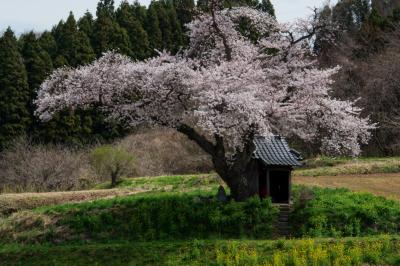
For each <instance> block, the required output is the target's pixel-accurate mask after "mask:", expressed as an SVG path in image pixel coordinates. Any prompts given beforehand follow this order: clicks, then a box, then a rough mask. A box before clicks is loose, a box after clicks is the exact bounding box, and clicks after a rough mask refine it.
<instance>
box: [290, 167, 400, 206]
mask: <svg viewBox="0 0 400 266" xmlns="http://www.w3.org/2000/svg"><path fill="white" fill-rule="evenodd" d="M293 183H294V184H303V185H308V186H320V187H329V188H338V187H345V188H348V189H351V190H353V191H361V192H370V193H373V194H375V195H379V196H385V197H388V198H394V199H398V200H400V173H390V174H356V175H338V176H318V177H310V176H294V177H293Z"/></svg>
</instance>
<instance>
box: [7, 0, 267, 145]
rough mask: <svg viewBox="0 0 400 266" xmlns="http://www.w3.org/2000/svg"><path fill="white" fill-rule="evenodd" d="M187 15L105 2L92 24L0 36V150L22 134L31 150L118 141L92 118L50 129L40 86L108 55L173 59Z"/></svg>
mask: <svg viewBox="0 0 400 266" xmlns="http://www.w3.org/2000/svg"><path fill="white" fill-rule="evenodd" d="M232 3H233V2H232ZM201 4H202V3H201V1H199V2H198V5H201ZM203 4H207V2H204V3H203ZM234 5H235V6H236V5H252V6H257V5H258V6H259V8H260V9H262V10H264V11H266V12H269V13H271V14H273V7H272V5H271V3H270V1H269V0H263V2H262V3H258V2H257V1H254V0H246V1H245V0H242V1H235V2H234ZM195 8H196V4H195V2H194V1H193V0H158V1H152V2H151V4H150V5H149V6H148V7H145V6H141V5H140V4H139V3H138V2H134V3H129V2H128V1H123V2H122V3H121V4H120V5H119V6H118V7H116V6H115V5H114V1H113V0H100V1H99V3H98V6H97V10H96V16H94V15H92V14H91V13H90V12H86V13H85V14H84V15H83V16H82V17H81V18H75V17H74V15H73V14H72V13H70V14H69V16H68V18H67V19H66V20H65V21H63V20H61V21H60V22H59V23H58V24H57V25H55V26H54V27H53V29H52V30H51V31H45V32H42V33H34V32H28V33H25V34H22V35H21V36H20V37H19V38H18V40H17V39H16V37H15V36H14V34H13V33H12V31H11V29H9V30H7V31H6V32H5V33H4V36H3V37H1V35H0V37H1V47H2V49H1V51H0V60H1V61H0V66H1V69H0V79H1V80H0V110H1V114H0V116H1V119H0V150H1V149H2V148H3V147H4V145H5V144H6V143H7V142H8V141H9V140H11V139H13V138H14V137H15V136H18V135H22V134H26V135H28V136H30V137H32V138H33V139H34V140H37V141H39V142H53V143H60V142H61V143H65V144H72V145H78V146H80V145H82V144H86V143H91V142H97V141H109V140H112V139H114V138H117V137H121V136H122V135H124V134H126V132H127V131H126V130H124V129H123V128H122V127H118V126H116V125H112V124H110V123H109V122H105V121H104V115H103V114H102V113H101V112H99V111H96V110H85V111H82V110H77V111H75V112H71V111H69V110H65V111H63V112H60V113H59V114H57V115H56V116H55V118H54V119H53V120H52V121H50V122H47V123H43V122H41V121H39V120H38V119H37V117H35V115H34V110H35V106H34V104H33V102H34V100H35V98H36V95H37V91H38V89H39V87H40V84H41V83H42V82H43V81H44V80H45V79H46V77H48V75H49V74H50V73H51V72H52V71H53V70H54V69H57V68H60V67H76V66H79V65H84V64H89V63H90V62H92V61H93V60H94V59H96V58H98V57H100V56H101V55H102V54H103V53H104V52H105V51H108V50H116V51H119V52H120V53H123V54H125V55H127V56H129V57H131V58H132V59H135V60H143V59H146V58H149V57H152V56H155V55H157V50H158V51H162V50H164V49H166V50H169V51H170V52H172V53H176V52H178V51H179V50H180V49H181V48H182V47H183V46H185V45H187V43H188V38H187V36H186V35H185V32H186V28H185V24H187V23H188V22H190V21H191V20H192V19H193V17H194V16H195V14H196V11H195ZM204 9H206V8H204Z"/></svg>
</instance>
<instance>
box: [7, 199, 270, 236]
mask: <svg viewBox="0 0 400 266" xmlns="http://www.w3.org/2000/svg"><path fill="white" fill-rule="evenodd" d="M277 212H278V211H277V210H276V209H275V208H273V207H272V204H271V202H270V201H269V200H263V201H260V200H259V199H256V198H253V199H250V200H248V201H246V202H233V201H231V202H219V201H217V200H215V199H213V198H209V197H206V196H199V195H177V194H175V195H174V194H167V193H165V194H163V195H154V194H152V195H148V196H136V197H134V196H131V197H129V196H128V197H121V198H115V199H108V200H98V201H94V202H85V203H78V204H66V205H58V206H53V207H45V208H42V209H38V210H35V211H33V212H32V214H35V213H39V214H40V216H41V217H46V219H47V220H48V219H50V220H51V221H53V222H52V223H49V224H48V226H47V227H46V228H39V229H40V230H45V231H43V232H42V233H41V234H40V238H39V239H38V238H36V239H35V238H33V239H31V240H30V241H39V242H43V241H56V242H63V241H67V240H68V241H82V240H92V241H107V240H109V239H114V240H115V239H125V240H146V241H147V240H161V239H162V240H172V239H188V238H214V237H226V238H240V237H249V238H264V239H267V238H270V237H271V232H272V227H273V225H274V223H275V221H276V219H277ZM32 216H34V217H37V216H38V215H32ZM15 217H17V214H15V215H12V216H10V217H9V218H7V220H8V222H7V223H6V224H3V226H1V224H0V236H2V240H3V241H6V242H7V241H8V242H10V241H16V242H19V239H15V237H16V236H18V234H19V231H21V232H24V234H26V233H28V231H35V232H36V231H37V229H38V228H24V227H23V226H18V222H16V221H15V220H14V219H13V218H15ZM38 223H39V222H38ZM10 225H12V227H13V228H14V229H13V230H10ZM1 228H3V229H4V230H3V231H2V230H1ZM2 240H0V241H2ZM22 241H25V240H22Z"/></svg>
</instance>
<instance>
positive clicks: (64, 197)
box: [0, 189, 147, 216]
mask: <svg viewBox="0 0 400 266" xmlns="http://www.w3.org/2000/svg"><path fill="white" fill-rule="evenodd" d="M146 191H147V190H144V189H104V190H82V191H69V192H45V193H15V194H1V195H0V216H1V215H9V214H11V213H13V212H16V211H19V210H28V209H33V208H36V207H40V206H45V205H56V204H62V203H74V202H81V201H90V200H95V199H102V198H110V197H116V196H126V195H132V194H137V193H142V192H146Z"/></svg>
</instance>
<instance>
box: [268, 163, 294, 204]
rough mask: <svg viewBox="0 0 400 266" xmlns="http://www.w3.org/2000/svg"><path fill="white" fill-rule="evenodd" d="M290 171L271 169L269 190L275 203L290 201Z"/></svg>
mask: <svg viewBox="0 0 400 266" xmlns="http://www.w3.org/2000/svg"><path fill="white" fill-rule="evenodd" d="M289 179H290V171H285V170H270V171H269V192H270V196H271V200H272V202H273V203H288V202H289Z"/></svg>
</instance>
